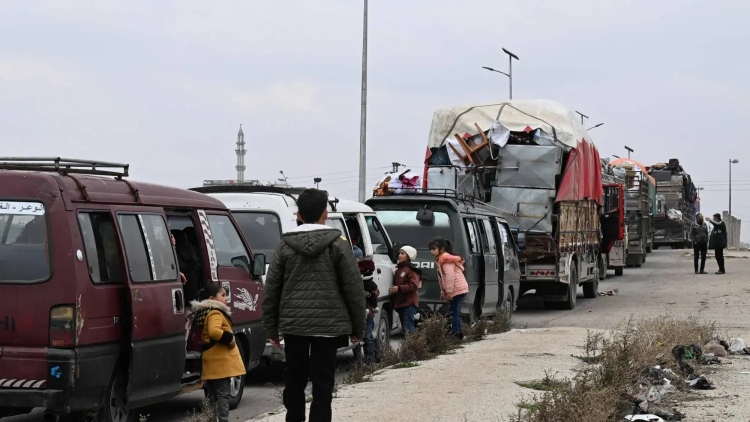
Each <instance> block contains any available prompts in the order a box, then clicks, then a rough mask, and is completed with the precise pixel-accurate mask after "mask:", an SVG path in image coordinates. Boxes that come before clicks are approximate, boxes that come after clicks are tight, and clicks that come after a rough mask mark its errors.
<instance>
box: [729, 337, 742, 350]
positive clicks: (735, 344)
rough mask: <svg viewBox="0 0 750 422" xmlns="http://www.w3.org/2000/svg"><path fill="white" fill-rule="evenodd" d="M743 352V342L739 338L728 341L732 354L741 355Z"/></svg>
mask: <svg viewBox="0 0 750 422" xmlns="http://www.w3.org/2000/svg"><path fill="white" fill-rule="evenodd" d="M744 350H745V340H743V339H741V338H731V339H729V351H730V352H733V353H742V352H743V351H744Z"/></svg>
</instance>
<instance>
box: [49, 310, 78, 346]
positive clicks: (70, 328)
mask: <svg viewBox="0 0 750 422" xmlns="http://www.w3.org/2000/svg"><path fill="white" fill-rule="evenodd" d="M75 330H76V312H75V307H73V305H61V306H55V307H54V308H52V310H51V311H50V313H49V345H50V347H73V346H75Z"/></svg>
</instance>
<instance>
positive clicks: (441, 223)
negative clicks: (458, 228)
mask: <svg viewBox="0 0 750 422" xmlns="http://www.w3.org/2000/svg"><path fill="white" fill-rule="evenodd" d="M377 215H378V220H380V224H382V225H383V227H385V230H386V231H387V232H388V236H390V238H391V241H393V242H399V243H402V244H405V245H411V246H413V247H414V248H416V249H418V250H425V251H426V250H429V248H428V247H427V244H428V243H430V241H431V240H432V239H434V238H436V237H442V238H445V239H447V240H450V241H453V232H452V230H451V224H450V218H449V217H448V214H446V213H444V212H437V211H436V212H434V215H435V222H434V223H433V224H432V225H426V224H424V223H421V222H419V221H417V211H407V210H387V211H385V210H384V211H377Z"/></svg>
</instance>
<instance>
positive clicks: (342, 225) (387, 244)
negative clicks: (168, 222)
mask: <svg viewBox="0 0 750 422" xmlns="http://www.w3.org/2000/svg"><path fill="white" fill-rule="evenodd" d="M193 190H195V191H197V192H202V193H205V194H207V195H210V196H212V197H214V198H216V199H218V200H220V201H222V202H223V203H224V204H225V205H226V206H227V208H229V209H230V210H231V211H232V214H233V215H234V218H235V219H236V220H237V222H238V223H239V225H240V228H241V229H242V231H243V232H244V234H245V238H246V239H248V241H249V242H250V245H251V247H252V248H253V250H258V251H261V252H263V253H264V254H265V256H266V257H267V259H268V262H271V259H273V253H274V251H275V249H276V246H277V245H278V243H279V242H280V240H281V235H282V233H286V232H289V231H291V230H292V229H294V228H296V227H297V224H298V223H297V202H296V201H297V196H298V195H299V194H300V193H301V192H302V191H303V190H304V189H303V188H288V187H275V186H246V185H219V186H217V185H214V186H205V187H200V188H193ZM326 225H328V226H330V227H333V228H335V229H338V230H339V231H341V234H342V236H344V238H346V239H348V240H350V241H351V242H352V244H353V245H357V246H358V247H359V248H360V249H362V251H363V253H364V256H365V259H370V260H372V261H373V263H374V264H375V268H376V269H375V274H374V278H375V282H376V283H377V285H378V289H379V290H380V297H379V299H378V303H379V309H380V310H379V312H378V313H377V314H376V315H375V333H376V335H375V343H376V344H375V346H376V348H377V349H378V350H380V348H381V347H383V346H384V345H387V344H389V342H390V336H391V332H392V331H393V328H394V325H393V324H394V321H397V320H398V318H396V317H395V314H394V312H395V311H394V310H393V309H392V307H391V304H390V301H389V295H388V288H389V287H391V286H392V285H393V278H394V264H395V259H394V256H395V255H396V254H397V252H398V251H395V253H394V249H393V245H392V244H391V240H390V237H389V236H388V233H387V232H386V230H385V229H384V228H383V226H382V225H381V224H380V222H379V220H378V217H377V215H376V214H375V212H374V211H373V210H372V208H370V207H368V206H366V205H364V204H361V203H359V202H354V201H347V200H343V199H337V198H331V200H330V201H329V208H328V220H327V221H326ZM363 317H364V316H363ZM357 346H358V345H357V344H351V343H350V344H349V345H348V346H347V347H344V348H341V349H339V352H344V351H347V350H354V351H355V354H358V353H360V352H361V350H360V348H358V347H357ZM263 356H264V357H265V358H267V359H268V360H269V361H284V351H283V349H278V348H275V347H272V346H271V344H270V343H267V345H266V350H265V352H264V354H263Z"/></svg>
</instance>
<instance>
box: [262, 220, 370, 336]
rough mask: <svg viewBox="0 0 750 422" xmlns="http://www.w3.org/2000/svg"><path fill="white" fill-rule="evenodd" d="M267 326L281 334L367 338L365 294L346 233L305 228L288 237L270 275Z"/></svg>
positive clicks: (265, 305)
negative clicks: (345, 237) (344, 234)
mask: <svg viewBox="0 0 750 422" xmlns="http://www.w3.org/2000/svg"><path fill="white" fill-rule="evenodd" d="M263 326H264V327H265V330H266V337H267V338H276V337H278V336H279V335H282V336H283V335H298V336H331V337H337V336H340V335H344V334H346V335H354V336H356V337H357V338H364V335H365V292H364V291H363V290H362V277H361V276H360V273H359V268H358V267H357V261H356V260H355V259H354V253H353V252H352V246H351V244H349V242H347V241H345V240H343V239H342V238H341V232H339V231H338V230H335V229H331V228H330V227H327V226H318V225H312V224H305V225H302V226H300V227H297V229H295V230H294V231H292V232H289V233H286V234H284V236H282V238H281V242H280V243H279V246H278V247H277V249H276V253H275V254H274V257H273V260H272V261H271V264H270V266H269V268H268V276H267V277H266V286H265V298H264V300H263Z"/></svg>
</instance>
